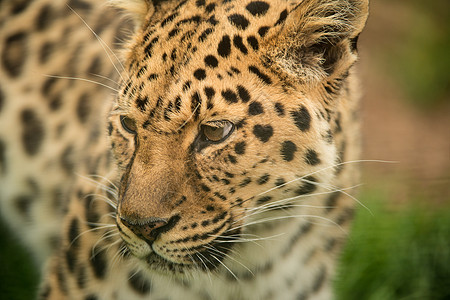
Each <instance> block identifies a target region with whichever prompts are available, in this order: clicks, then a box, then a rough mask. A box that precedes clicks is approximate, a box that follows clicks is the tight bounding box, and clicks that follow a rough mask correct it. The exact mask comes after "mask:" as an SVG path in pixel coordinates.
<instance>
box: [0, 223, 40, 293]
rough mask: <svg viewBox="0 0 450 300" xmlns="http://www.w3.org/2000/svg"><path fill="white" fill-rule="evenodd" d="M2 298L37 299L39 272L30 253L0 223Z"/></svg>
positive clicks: (0, 280) (0, 285) (0, 291)
mask: <svg viewBox="0 0 450 300" xmlns="http://www.w3.org/2000/svg"><path fill="white" fill-rule="evenodd" d="M0 245H1V246H0V266H1V271H0V298H1V299H5V300H6V299H8V300H30V299H35V297H36V291H37V287H38V272H37V270H36V268H35V267H34V264H33V261H32V260H31V257H30V255H29V253H28V252H27V251H26V250H24V249H23V248H22V247H21V246H20V245H19V243H18V241H17V240H16V239H15V238H14V237H13V236H12V234H11V233H10V232H9V231H8V230H7V228H6V226H5V224H3V221H1V223H0Z"/></svg>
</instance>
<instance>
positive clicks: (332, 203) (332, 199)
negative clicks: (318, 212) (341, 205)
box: [325, 192, 341, 213]
mask: <svg viewBox="0 0 450 300" xmlns="http://www.w3.org/2000/svg"><path fill="white" fill-rule="evenodd" d="M340 194H341V193H340V192H334V193H333V194H331V195H330V196H329V197H328V198H327V200H326V202H325V206H326V208H325V210H326V212H327V213H329V212H331V211H332V210H334V209H335V208H336V204H337V201H338V199H339V196H340Z"/></svg>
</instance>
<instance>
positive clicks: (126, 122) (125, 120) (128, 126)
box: [120, 116, 137, 134]
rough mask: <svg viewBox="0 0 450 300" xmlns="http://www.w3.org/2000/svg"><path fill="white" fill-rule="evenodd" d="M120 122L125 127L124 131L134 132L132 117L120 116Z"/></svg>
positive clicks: (134, 123)
mask: <svg viewBox="0 0 450 300" xmlns="http://www.w3.org/2000/svg"><path fill="white" fill-rule="evenodd" d="M120 124H121V125H122V127H123V129H125V131H127V132H129V133H131V134H136V130H137V127H136V122H134V120H133V119H131V118H129V117H127V116H120Z"/></svg>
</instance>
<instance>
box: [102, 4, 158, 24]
mask: <svg viewBox="0 0 450 300" xmlns="http://www.w3.org/2000/svg"><path fill="white" fill-rule="evenodd" d="M109 3H110V4H111V5H112V6H114V7H117V8H120V9H123V10H124V11H125V12H128V14H129V16H130V17H131V19H132V20H133V21H134V24H135V26H136V27H139V26H140V25H141V24H142V23H143V22H144V20H145V18H146V16H147V15H148V14H153V13H154V11H155V8H154V4H153V1H151V0H109Z"/></svg>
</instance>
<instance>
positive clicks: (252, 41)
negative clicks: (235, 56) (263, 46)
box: [247, 35, 259, 51]
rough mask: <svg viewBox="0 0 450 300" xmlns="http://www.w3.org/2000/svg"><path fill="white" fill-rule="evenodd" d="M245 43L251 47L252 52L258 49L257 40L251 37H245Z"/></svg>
mask: <svg viewBox="0 0 450 300" xmlns="http://www.w3.org/2000/svg"><path fill="white" fill-rule="evenodd" d="M247 43H248V44H249V45H250V47H252V49H253V50H255V51H257V50H258V49H259V44H258V40H257V39H256V37H254V36H253V35H251V36H249V37H247Z"/></svg>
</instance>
